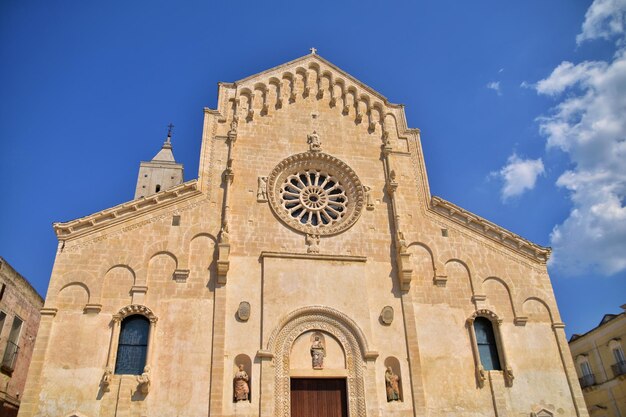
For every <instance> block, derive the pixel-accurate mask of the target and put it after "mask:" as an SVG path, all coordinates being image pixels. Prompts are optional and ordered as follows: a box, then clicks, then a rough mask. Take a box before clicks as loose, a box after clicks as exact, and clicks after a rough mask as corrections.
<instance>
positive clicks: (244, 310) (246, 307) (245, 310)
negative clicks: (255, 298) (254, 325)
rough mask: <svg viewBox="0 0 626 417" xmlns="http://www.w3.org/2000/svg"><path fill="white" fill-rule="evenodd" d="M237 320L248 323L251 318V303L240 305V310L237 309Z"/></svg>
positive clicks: (243, 302)
mask: <svg viewBox="0 0 626 417" xmlns="http://www.w3.org/2000/svg"><path fill="white" fill-rule="evenodd" d="M237 318H238V319H239V320H241V321H248V319H249V318H250V303H249V302H247V301H242V302H240V303H239V308H238V309H237Z"/></svg>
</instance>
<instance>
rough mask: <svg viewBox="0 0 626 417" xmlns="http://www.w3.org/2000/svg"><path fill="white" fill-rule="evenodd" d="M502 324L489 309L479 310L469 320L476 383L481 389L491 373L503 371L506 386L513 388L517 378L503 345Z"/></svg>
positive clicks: (468, 326)
mask: <svg viewBox="0 0 626 417" xmlns="http://www.w3.org/2000/svg"><path fill="white" fill-rule="evenodd" d="M501 324H502V319H500V318H499V317H498V316H497V315H496V314H495V313H494V312H492V311H490V310H487V309H481V310H477V311H476V312H475V313H474V314H473V315H472V316H471V317H470V318H468V319H467V329H468V330H469V336H470V340H471V344H472V353H473V354H474V368H475V371H476V383H477V385H478V386H479V387H480V388H482V387H484V385H485V381H486V380H487V372H489V371H496V372H497V371H502V376H503V377H504V384H505V385H506V386H507V387H511V386H513V380H514V379H515V376H514V375H513V369H511V366H510V364H509V362H508V360H507V357H506V350H505V346H504V343H502V333H501V328H500V325H501Z"/></svg>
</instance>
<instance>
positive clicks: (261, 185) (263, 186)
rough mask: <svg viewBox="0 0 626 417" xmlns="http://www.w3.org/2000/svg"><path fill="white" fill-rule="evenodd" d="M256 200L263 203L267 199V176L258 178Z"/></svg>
mask: <svg viewBox="0 0 626 417" xmlns="http://www.w3.org/2000/svg"><path fill="white" fill-rule="evenodd" d="M256 201H258V202H259V203H264V202H266V201H267V177H259V178H258V187H257V191H256Z"/></svg>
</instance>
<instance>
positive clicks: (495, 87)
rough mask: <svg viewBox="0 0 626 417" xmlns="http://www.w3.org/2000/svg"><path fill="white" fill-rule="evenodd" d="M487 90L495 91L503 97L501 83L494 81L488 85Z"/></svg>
mask: <svg viewBox="0 0 626 417" xmlns="http://www.w3.org/2000/svg"><path fill="white" fill-rule="evenodd" d="M487 88H489V89H491V90H493V91H495V92H496V93H498V95H499V96H501V95H502V90H500V81H492V82H490V83H487Z"/></svg>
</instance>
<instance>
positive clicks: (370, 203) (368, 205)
mask: <svg viewBox="0 0 626 417" xmlns="http://www.w3.org/2000/svg"><path fill="white" fill-rule="evenodd" d="M363 191H364V192H365V207H366V208H367V209H368V210H374V202H373V201H372V194H371V191H372V187H368V186H367V185H364V186H363Z"/></svg>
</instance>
